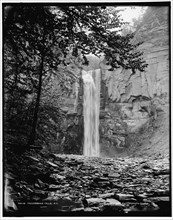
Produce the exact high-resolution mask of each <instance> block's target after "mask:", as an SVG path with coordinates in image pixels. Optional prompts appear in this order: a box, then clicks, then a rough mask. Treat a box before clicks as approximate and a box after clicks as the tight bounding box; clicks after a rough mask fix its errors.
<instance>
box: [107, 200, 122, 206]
mask: <svg viewBox="0 0 173 220" xmlns="http://www.w3.org/2000/svg"><path fill="white" fill-rule="evenodd" d="M106 205H107V206H122V204H121V202H119V201H118V200H116V199H106Z"/></svg>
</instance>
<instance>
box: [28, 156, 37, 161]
mask: <svg viewBox="0 0 173 220" xmlns="http://www.w3.org/2000/svg"><path fill="white" fill-rule="evenodd" d="M26 157H27V158H30V159H32V160H33V161H35V162H39V160H38V159H37V158H35V157H32V156H26Z"/></svg>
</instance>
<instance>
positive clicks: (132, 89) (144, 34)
mask: <svg viewBox="0 0 173 220" xmlns="http://www.w3.org/2000/svg"><path fill="white" fill-rule="evenodd" d="M168 24H169V23H168V8H167V7H150V8H148V11H147V12H146V15H145V16H144V19H143V21H142V24H141V26H140V28H139V29H138V30H137V32H136V35H135V38H134V42H139V41H144V43H143V44H142V45H141V46H140V48H139V49H140V50H142V51H144V59H145V60H146V62H147V63H148V67H147V68H146V71H145V72H140V71H137V72H136V73H135V74H132V71H131V70H124V69H122V68H119V69H116V70H114V71H109V70H106V69H105V68H104V67H103V75H104V79H105V80H106V83H107V84H106V85H107V88H108V95H109V98H110V100H111V101H112V102H115V103H116V104H117V103H119V105H120V106H121V110H122V114H123V116H124V121H126V122H127V124H128V127H129V128H130V131H135V130H136V129H138V128H139V127H140V126H142V125H143V124H144V123H146V121H147V120H148V118H149V116H151V115H154V117H156V114H157V109H160V108H162V109H164V107H165V105H168V102H169V30H168Z"/></svg>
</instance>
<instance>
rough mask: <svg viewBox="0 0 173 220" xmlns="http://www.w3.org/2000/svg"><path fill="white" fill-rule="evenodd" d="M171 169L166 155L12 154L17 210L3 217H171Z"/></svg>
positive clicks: (9, 173) (11, 175)
mask: <svg viewBox="0 0 173 220" xmlns="http://www.w3.org/2000/svg"><path fill="white" fill-rule="evenodd" d="M12 162H13V164H12ZM10 164H11V165H10ZM169 165H170V164H169V159H168V158H166V157H165V158H163V157H160V158H152V157H150V158H137V157H136V158H130V157H125V158H116V159H114V158H96V157H92V158H89V157H84V156H80V155H60V154H47V155H45V154H39V153H35V151H32V152H26V153H24V154H23V155H22V156H19V155H18V156H17V155H13V157H10V158H9V159H8V167H7V171H6V175H7V178H8V180H9V186H10V187H11V199H12V200H13V201H14V203H15V205H16V207H17V210H14V208H12V207H11V208H10V207H9V210H8V211H7V210H6V211H5V212H4V215H5V216H170V215H171V214H170V213H171V198H170V185H169V184H170V169H169Z"/></svg>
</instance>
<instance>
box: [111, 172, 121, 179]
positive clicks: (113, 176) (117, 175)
mask: <svg viewBox="0 0 173 220" xmlns="http://www.w3.org/2000/svg"><path fill="white" fill-rule="evenodd" d="M109 177H112V178H118V177H120V174H119V173H113V174H109Z"/></svg>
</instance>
